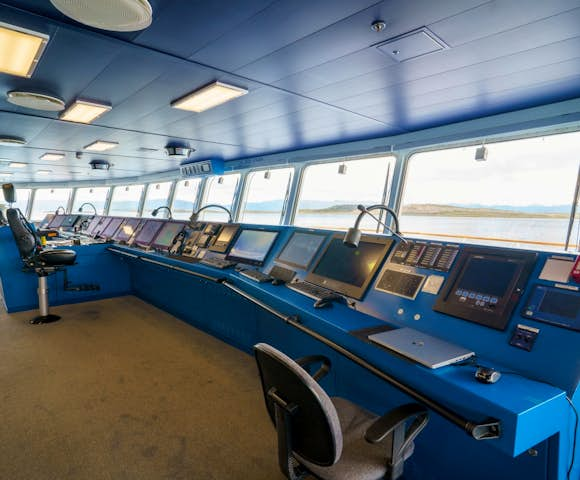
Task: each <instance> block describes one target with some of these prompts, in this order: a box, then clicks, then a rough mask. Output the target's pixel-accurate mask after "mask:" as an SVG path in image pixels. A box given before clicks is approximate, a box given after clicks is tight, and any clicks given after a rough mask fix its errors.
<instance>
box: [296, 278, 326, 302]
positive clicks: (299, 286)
mask: <svg viewBox="0 0 580 480" xmlns="http://www.w3.org/2000/svg"><path fill="white" fill-rule="evenodd" d="M286 286H287V287H288V288H290V289H292V290H294V291H295V292H298V293H301V294H302V295H306V296H307V297H310V298H312V299H314V300H324V299H326V298H334V297H336V293H334V292H333V291H332V290H328V289H326V288H322V287H319V286H318V285H313V284H312V283H307V282H296V283H287V284H286Z"/></svg>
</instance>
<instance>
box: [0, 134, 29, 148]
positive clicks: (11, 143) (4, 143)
mask: <svg viewBox="0 0 580 480" xmlns="http://www.w3.org/2000/svg"><path fill="white" fill-rule="evenodd" d="M24 145H26V140H24V139H23V138H18V137H2V136H0V147H22V146H24Z"/></svg>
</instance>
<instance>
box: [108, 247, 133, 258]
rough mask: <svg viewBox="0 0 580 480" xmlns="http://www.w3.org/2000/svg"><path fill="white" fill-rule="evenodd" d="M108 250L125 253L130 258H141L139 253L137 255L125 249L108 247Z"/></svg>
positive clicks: (120, 253)
mask: <svg viewBox="0 0 580 480" xmlns="http://www.w3.org/2000/svg"><path fill="white" fill-rule="evenodd" d="M107 250H108V251H109V252H112V253H117V254H119V255H124V256H126V257H130V258H139V255H135V254H134V253H129V252H124V251H123V250H117V249H116V248H111V247H107Z"/></svg>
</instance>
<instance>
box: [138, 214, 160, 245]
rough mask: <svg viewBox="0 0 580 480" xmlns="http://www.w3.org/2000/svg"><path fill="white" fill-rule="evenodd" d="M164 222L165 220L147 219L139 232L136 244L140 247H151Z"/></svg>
mask: <svg viewBox="0 0 580 480" xmlns="http://www.w3.org/2000/svg"><path fill="white" fill-rule="evenodd" d="M164 223H165V222H164V221H163V220H146V221H145V224H144V225H143V227H142V228H141V230H140V231H139V233H137V236H136V237H135V242H134V244H135V245H137V246H138V247H149V246H150V245H151V242H152V241H153V239H154V238H155V236H156V235H157V234H158V233H159V230H161V227H163V224H164Z"/></svg>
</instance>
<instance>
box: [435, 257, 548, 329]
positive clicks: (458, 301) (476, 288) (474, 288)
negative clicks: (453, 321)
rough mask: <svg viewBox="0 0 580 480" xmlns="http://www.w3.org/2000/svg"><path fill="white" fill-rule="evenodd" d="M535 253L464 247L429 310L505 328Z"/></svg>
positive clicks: (532, 265) (522, 288)
mask: <svg viewBox="0 0 580 480" xmlns="http://www.w3.org/2000/svg"><path fill="white" fill-rule="evenodd" d="M536 257H537V254H535V253H531V252H514V251H511V250H504V249H490V248H483V247H466V248H464V249H463V251H462V252H461V254H460V257H459V259H458V260H457V263H456V264H455V267H454V268H453V270H452V271H451V274H450V275H449V278H448V279H447V282H446V283H445V287H444V288H443V290H442V291H441V292H440V293H439V296H438V297H437V300H436V301H435V305H434V306H433V310H436V311H438V312H442V313H446V314H448V315H452V316H454V317H458V318H462V319H463V320H467V321H469V322H475V323H479V324H481V325H484V326H486V327H490V328H495V329H496V330H505V328H506V327H507V324H508V322H509V319H510V316H511V313H512V311H513V309H514V308H515V306H516V304H517V303H518V301H519V299H520V296H521V294H522V292H523V290H524V287H525V285H526V282H527V280H528V277H529V276H530V273H531V272H532V269H533V267H534V264H535V262H536Z"/></svg>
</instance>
